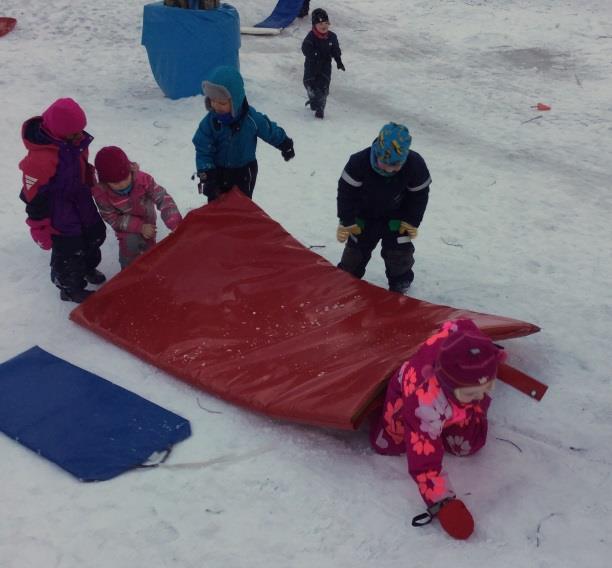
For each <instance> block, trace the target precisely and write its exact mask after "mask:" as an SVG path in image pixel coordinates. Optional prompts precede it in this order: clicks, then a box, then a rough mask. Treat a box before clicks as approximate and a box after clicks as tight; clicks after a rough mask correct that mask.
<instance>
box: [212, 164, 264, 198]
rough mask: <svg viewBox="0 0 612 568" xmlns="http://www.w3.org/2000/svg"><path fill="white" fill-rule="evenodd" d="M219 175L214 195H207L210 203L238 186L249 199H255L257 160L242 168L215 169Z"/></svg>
mask: <svg viewBox="0 0 612 568" xmlns="http://www.w3.org/2000/svg"><path fill="white" fill-rule="evenodd" d="M215 171H216V175H217V187H216V188H215V191H214V193H212V194H207V195H206V197H208V203H210V202H211V201H214V200H215V199H217V197H219V195H221V194H222V193H227V192H228V191H229V190H230V189H232V187H234V186H238V189H240V191H242V193H244V194H245V195H246V196H247V197H249V198H252V197H253V191H254V190H255V182H256V181H257V172H258V166H257V160H253V161H252V162H249V163H248V164H247V165H246V166H242V167H240V168H220V167H218V168H215Z"/></svg>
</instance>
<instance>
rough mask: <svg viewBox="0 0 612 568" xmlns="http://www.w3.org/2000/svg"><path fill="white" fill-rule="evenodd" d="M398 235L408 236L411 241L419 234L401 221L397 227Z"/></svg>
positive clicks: (408, 224) (414, 228)
mask: <svg viewBox="0 0 612 568" xmlns="http://www.w3.org/2000/svg"><path fill="white" fill-rule="evenodd" d="M399 234H400V235H408V236H409V237H410V238H411V239H416V238H417V235H418V234H419V230H418V229H417V228H416V227H414V226H413V225H411V224H410V223H406V221H402V222H401V223H400V226H399Z"/></svg>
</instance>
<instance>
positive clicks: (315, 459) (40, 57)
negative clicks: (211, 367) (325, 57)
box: [0, 0, 612, 568]
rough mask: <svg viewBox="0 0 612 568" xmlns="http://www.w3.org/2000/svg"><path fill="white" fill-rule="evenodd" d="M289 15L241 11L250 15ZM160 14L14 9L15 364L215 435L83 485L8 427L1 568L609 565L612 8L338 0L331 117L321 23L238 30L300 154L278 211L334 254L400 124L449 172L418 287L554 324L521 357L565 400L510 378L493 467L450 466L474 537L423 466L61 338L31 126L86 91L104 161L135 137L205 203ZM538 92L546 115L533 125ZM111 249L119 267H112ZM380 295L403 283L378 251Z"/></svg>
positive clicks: (64, 321) (8, 225)
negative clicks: (321, 62)
mask: <svg viewBox="0 0 612 568" xmlns="http://www.w3.org/2000/svg"><path fill="white" fill-rule="evenodd" d="M274 4H275V1H274V0H254V1H246V0H244V1H238V0H236V1H235V2H234V5H235V6H236V7H237V8H238V10H239V11H240V14H241V20H242V23H243V24H245V25H252V24H253V23H255V22H257V21H259V20H260V19H262V18H263V17H264V16H266V15H267V14H268V13H269V12H270V11H271V9H272V7H273V6H274ZM142 5H143V3H142V2H139V1H136V0H126V1H118V0H106V1H104V2H70V1H68V0H48V1H47V2H44V3H43V2H40V0H20V1H16V0H0V16H13V17H16V18H18V20H19V23H18V27H17V28H16V29H15V30H14V31H13V32H12V33H11V34H9V35H8V36H5V37H3V38H0V69H1V70H2V73H1V74H0V101H1V104H2V110H1V112H0V131H1V132H2V137H1V139H0V187H2V189H3V191H4V193H5V202H4V207H3V208H2V211H1V212H0V219H1V222H0V226H1V231H2V237H1V239H0V265H1V266H2V267H3V270H2V279H1V281H0V319H1V321H2V330H1V332H0V340H1V341H0V360H5V359H8V358H10V357H12V356H13V355H15V354H17V353H19V352H21V351H23V350H25V349H26V348H28V347H30V346H32V345H34V344H39V345H41V346H42V347H43V348H45V349H47V350H48V351H50V352H52V353H54V354H56V355H58V356H61V357H64V358H66V359H67V360H69V361H70V362H72V363H74V364H76V365H79V366H81V367H84V368H86V369H88V370H90V371H92V372H95V373H98V374H100V375H102V376H104V377H106V378H108V379H109V380H111V381H113V382H115V383H117V384H119V385H122V386H124V387H125V388H128V389H130V390H132V391H134V392H136V393H138V394H140V395H142V396H144V397H146V398H148V399H150V400H152V401H154V402H156V403H158V404H160V405H162V406H165V407H167V408H169V409H170V410H172V411H174V412H177V413H179V414H181V415H183V416H185V417H186V418H188V419H189V420H190V421H191V423H192V427H193V432H194V435H193V436H192V437H191V438H190V439H189V440H187V441H186V442H184V443H182V444H180V445H179V446H177V447H176V448H175V451H174V453H173V454H172V457H171V460H170V462H168V463H167V465H166V466H164V467H160V468H158V469H155V470H150V471H144V472H141V471H138V472H133V473H128V474H125V475H122V476H120V477H118V478H117V479H115V480H113V481H109V482H105V483H101V484H82V483H79V482H77V481H75V480H74V479H73V478H71V477H70V476H69V475H67V474H66V473H65V472H63V471H62V470H60V469H59V468H57V467H55V466H54V465H52V464H50V463H47V462H46V461H44V460H42V459H40V458H38V457H37V456H36V455H35V454H33V453H31V452H29V451H27V450H25V449H24V448H23V447H21V446H20V445H18V444H16V443H15V442H13V441H11V440H9V439H8V438H6V437H3V436H0V449H1V451H2V462H3V465H2V467H1V468H0V486H1V487H2V495H3V497H2V501H1V502H2V514H1V515H0V566H2V567H3V568H30V567H31V568H41V567H53V568H77V567H78V568H83V567H96V568H97V567H107V566H115V567H118V568H128V567H129V568H133V567H140V566H146V567H147V568H161V567H165V566H177V567H185V568H191V567H196V566H197V567H201V566H206V567H212V568H217V567H223V568H234V567H236V568H240V567H243V566H270V567H275V568H276V567H278V568H284V567H311V566H322V567H334V568H336V567H344V566H355V567H370V566H393V565H396V564H398V563H402V565H405V566H410V567H411V568H417V567H432V566H444V565H447V564H449V563H452V564H453V565H454V566H457V567H463V566H466V567H467V566H474V565H487V566H492V567H493V568H502V567H506V566H508V567H510V566H512V567H516V566H529V567H531V566H534V567H536V566H537V567H542V568H544V567H552V566H554V567H555V568H562V567H574V566H579V565H580V566H585V567H588V568H599V567H603V566H608V565H609V564H608V562H609V560H606V558H607V557H609V556H610V555H611V554H612V538H611V536H610V535H611V534H612V509H611V505H610V495H612V479H611V465H612V457H611V456H610V441H611V440H612V414H611V408H612V395H611V380H610V370H609V368H610V366H609V363H610V348H609V337H610V333H609V331H610V324H611V322H612V291H611V290H612V288H611V286H610V281H611V280H612V254H611V245H610V243H611V242H612V229H611V226H612V225H611V223H610V219H611V218H612V200H611V197H610V195H611V194H610V189H611V188H610V181H611V179H612V178H611V174H612V167H611V165H610V164H611V162H610V156H611V155H612V136H610V134H611V130H612V127H611V126H610V124H612V122H611V119H612V104H611V102H610V101H611V100H612V78H611V77H612V4H610V2H609V0H539V1H538V2H530V1H528V0H490V1H487V0H464V1H460V0H440V1H438V2H431V1H425V0H416V1H414V2H406V1H405V0H390V1H385V2H371V1H366V0H341V1H337V2H331V3H330V4H328V5H325V6H324V7H325V8H327V9H328V11H329V13H330V16H331V20H332V25H333V29H334V30H335V31H336V33H337V34H338V36H339V38H340V42H341V46H342V48H343V52H344V57H343V58H344V61H345V64H346V69H347V71H346V73H344V74H343V73H340V72H336V71H335V72H334V77H333V83H332V93H331V96H330V99H329V104H328V108H327V116H326V119H325V120H324V121H323V122H321V121H315V119H314V118H313V117H312V114H311V113H309V112H308V111H306V110H305V108H304V100H305V97H304V92H303V88H302V85H301V71H302V64H303V58H302V55H301V52H300V44H301V41H302V39H303V37H304V36H305V34H306V33H307V31H308V29H309V21H308V20H305V21H298V22H296V23H295V25H293V26H291V27H290V28H288V29H287V30H285V31H284V32H283V33H282V34H281V35H280V36H277V37H267V38H266V37H243V40H242V49H241V55H240V58H241V68H242V71H243V74H244V76H245V80H246V87H247V93H248V96H249V100H250V102H251V104H253V105H254V106H255V107H256V108H257V109H258V110H260V111H263V112H265V113H267V114H268V115H270V117H272V118H273V119H274V120H276V121H277V122H279V123H280V124H281V125H282V126H283V127H285V128H286V130H287V131H288V133H289V134H290V135H291V136H292V137H293V138H294V140H295V147H296V154H297V157H296V159H295V160H293V161H291V162H289V163H287V164H286V163H284V162H283V160H282V159H281V157H280V155H279V153H278V152H277V151H275V150H274V149H272V148H270V147H268V146H266V145H264V144H262V145H261V146H260V148H259V151H258V157H259V160H260V177H259V180H258V184H257V188H256V190H255V201H256V202H257V203H258V204H259V205H261V206H262V207H263V208H264V209H265V210H266V211H267V212H268V213H269V214H270V215H271V216H272V217H273V218H275V219H277V220H278V221H280V222H281V223H282V224H283V225H284V226H285V228H286V229H287V230H289V231H290V232H291V233H292V234H293V235H294V236H296V237H297V238H298V239H299V240H300V241H301V242H303V243H304V244H307V245H312V244H316V245H324V247H325V248H322V249H318V250H320V251H321V253H322V254H323V256H325V258H327V259H329V260H330V261H332V262H337V260H338V258H339V256H340V253H341V247H340V246H339V245H338V244H337V243H336V242H335V238H334V234H335V227H336V217H335V193H336V182H337V179H338V177H339V175H340V173H341V171H342V168H343V166H344V164H345V162H346V159H347V158H348V156H349V155H350V154H351V153H353V152H355V151H357V150H359V149H362V148H364V147H365V146H367V145H369V144H370V142H371V140H372V139H373V138H374V136H375V135H376V133H377V131H378V129H379V128H380V127H381V126H382V125H383V124H384V123H385V122H388V121H389V120H395V121H399V122H404V123H406V124H407V125H408V126H409V127H410V129H411V131H412V134H413V137H414V149H415V150H417V151H418V152H420V153H421V154H422V155H423V156H424V158H425V160H426V161H427V163H428V165H429V169H430V171H431V173H432V177H433V180H434V182H433V185H432V191H431V199H430V204H429V208H428V211H427V214H426V217H425V220H424V223H423V225H422V229H421V233H420V236H419V238H418V241H417V242H416V246H417V257H416V258H417V264H416V266H415V269H416V275H417V277H416V281H415V284H414V287H413V294H414V296H415V297H418V298H421V299H425V300H429V301H432V302H436V303H443V304H451V305H455V306H458V307H464V308H468V309H474V310H479V311H485V312H491V313H498V314H502V315H506V316H512V317H516V318H520V319H525V320H528V321H532V322H534V323H536V324H538V325H540V326H541V327H542V332H541V333H539V334H537V335H535V336H531V337H528V338H524V339H518V340H513V341H509V342H507V343H506V347H507V348H508V350H509V352H510V362H511V363H513V364H515V365H516V366H518V367H519V368H521V369H523V370H524V371H526V372H528V373H530V374H533V375H534V376H536V377H538V378H539V379H540V380H542V381H544V382H546V383H547V384H549V385H550V389H549V392H548V394H547V395H546V397H545V398H544V400H543V401H542V402H541V403H539V404H536V403H534V402H532V401H530V400H528V399H527V398H526V397H524V396H522V395H520V394H518V393H517V392H515V391H512V390H511V389H509V388H508V387H506V386H504V385H500V387H499V388H498V390H497V391H496V395H495V401H494V404H493V406H492V409H491V412H490V419H491V433H490V441H489V443H488V445H487V446H486V448H485V449H484V451H483V452H481V453H480V454H479V455H478V456H475V457H473V458H471V459H467V460H461V459H457V458H456V459H452V458H447V460H446V465H447V467H448V469H449V470H450V474H451V477H452V478H453V482H454V485H455V487H456V488H457V489H458V491H459V493H460V494H461V496H462V498H463V499H464V500H465V502H466V503H467V504H468V506H469V507H470V509H471V510H472V512H473V514H474V516H475V519H476V523H477V530H476V533H475V534H474V536H473V537H472V538H471V539H470V541H468V542H467V543H460V542H455V541H452V540H451V539H450V538H449V537H447V536H446V535H445V534H444V533H443V532H442V531H441V530H440V527H439V526H438V525H437V524H433V525H430V526H429V527H426V528H423V529H420V530H417V529H413V528H412V527H410V519H411V518H412V516H413V515H415V514H417V513H419V512H421V510H422V504H421V502H420V497H419V496H418V494H417V490H416V488H415V487H414V486H413V484H412V482H411V481H410V480H409V479H408V478H407V475H406V465H405V461H404V459H403V458H385V457H382V456H378V455H375V454H374V453H373V452H372V451H371V450H370V449H369V446H368V443H367V439H366V435H365V432H364V431H359V432H355V433H345V432H335V431H324V430H319V429H316V428H309V427H304V426H296V425H292V424H287V423H279V422H276V421H273V420H269V419H267V418H266V417H262V416H258V415H255V414H252V413H249V412H247V411H244V410H241V409H238V408H235V407H233V406H231V405H229V404H226V403H224V402H222V401H221V400H218V399H215V398H213V397H210V396H208V395H206V394H205V393H202V392H198V391H196V390H194V389H192V388H190V387H188V386H186V385H184V384H183V383H181V382H179V381H177V380H174V379H173V378H172V377H170V376H168V375H166V374H164V373H162V372H160V371H158V370H157V369H154V368H152V367H150V366H147V365H145V364H144V363H142V362H141V361H140V360H137V359H135V358H134V357H132V356H131V355H129V354H127V353H125V352H122V351H121V350H119V349H117V348H115V347H113V346H112V345H110V344H108V343H106V342H104V341H102V340H101V339H100V338H98V337H96V336H94V335H93V334H89V333H87V332H85V331H84V330H83V329H82V328H80V327H77V326H76V325H74V324H73V323H71V322H70V321H69V320H68V313H69V311H70V310H71V309H72V307H73V305H69V304H66V303H63V302H61V301H60V300H59V298H58V292H57V290H56V289H55V288H54V287H53V286H52V285H51V284H50V283H49V278H48V269H47V263H48V253H45V252H44V251H42V250H39V249H37V248H36V246H35V245H34V244H33V243H32V242H31V240H30V239H29V236H28V233H27V230H26V226H25V224H24V222H23V220H24V214H23V206H22V204H21V202H20V201H19V200H18V198H17V194H18V191H19V184H20V176H19V171H18V169H17V163H18V161H19V160H20V158H21V157H22V155H23V153H24V150H23V147H22V145H21V142H20V137H19V130H20V125H21V123H22V121H23V120H25V119H26V118H28V117H30V116H32V115H35V114H39V113H40V112H41V111H42V110H43V109H44V108H46V106H47V105H48V104H49V103H50V102H52V101H53V100H55V99H56V98H58V97H65V96H70V97H73V98H75V99H76V100H77V101H79V102H80V103H81V105H82V106H83V107H84V108H85V110H86V112H87V115H88V119H89V124H88V130H89V131H90V132H91V133H92V134H93V135H94V136H95V138H96V139H95V141H94V143H93V145H92V151H93V153H94V154H95V152H96V151H97V150H98V149H99V148H100V147H101V146H104V145H109V144H117V145H121V146H122V147H123V148H125V149H126V151H127V152H128V154H129V155H130V157H131V158H132V159H134V160H136V161H138V162H139V163H140V164H141V166H142V168H143V169H145V170H146V171H150V172H151V173H153V174H154V175H155V177H156V178H157V179H158V181H159V182H160V183H162V184H163V185H164V186H166V187H167V188H168V190H169V191H170V192H171V193H172V195H173V196H174V197H175V199H176V201H177V203H178V205H179V207H180V208H181V210H182V211H183V212H186V211H188V210H189V209H191V208H195V207H198V206H200V205H201V204H202V200H201V198H200V197H199V196H198V195H197V193H196V191H195V188H194V184H193V182H191V181H190V180H189V176H190V175H191V173H192V171H193V169H194V165H193V148H192V145H191V137H192V135H193V132H194V130H195V128H196V126H197V123H198V121H199V120H200V118H201V116H202V114H203V104H202V103H203V101H202V98H201V97H194V98H188V99H182V100H179V101H171V100H168V99H166V98H164V97H163V95H162V93H161V92H160V90H159V89H158V87H157V85H156V84H155V81H154V79H153V77H152V75H151V72H150V68H149V64H148V60H147V56H146V53H145V50H144V48H142V47H141V46H140V34H141V21H142ZM312 7H313V8H315V7H317V3H316V2H313V3H312ZM538 102H544V103H547V104H549V105H551V106H552V110H551V111H549V112H538V111H537V110H536V109H534V108H532V106H533V105H536V104H537V103H538ZM162 233H163V229H162ZM110 236H111V238H109V239H108V240H107V242H106V244H105V245H104V248H103V254H104V260H103V263H102V266H101V268H102V270H103V271H104V272H105V273H106V274H107V275H109V276H110V275H113V274H115V273H116V272H117V271H118V268H119V267H118V263H117V249H116V243H115V241H114V238H112V235H110ZM366 277H367V279H368V280H370V281H371V282H373V283H375V284H379V285H381V286H384V285H385V281H384V271H383V266H382V262H381V260H380V258H378V257H375V258H374V259H373V260H372V262H371V265H370V267H369V270H368V273H367V275H366ZM210 411H215V413H213V412H210ZM510 442H511V443H510ZM182 464H183V466H182V467H181V465H182ZM184 464H194V465H191V466H186V465H184Z"/></svg>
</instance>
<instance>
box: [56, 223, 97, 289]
mask: <svg viewBox="0 0 612 568" xmlns="http://www.w3.org/2000/svg"><path fill="white" fill-rule="evenodd" d="M52 239H53V246H52V248H51V282H53V284H55V285H56V286H57V287H58V288H60V289H63V290H66V292H68V293H71V292H76V291H78V290H83V289H84V288H85V287H86V286H87V281H86V280H85V275H86V274H88V273H89V272H91V271H92V270H93V269H94V268H96V267H97V266H98V265H99V264H100V261H101V260H102V253H101V252H100V247H101V246H102V243H103V242H104V240H105V239H106V227H105V226H104V223H103V221H102V220H100V222H99V223H97V224H96V225H94V226H93V227H89V228H87V229H85V230H84V231H83V234H82V235H81V236H78V237H73V236H65V235H53V237H52Z"/></svg>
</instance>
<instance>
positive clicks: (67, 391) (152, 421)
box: [0, 347, 191, 481]
mask: <svg viewBox="0 0 612 568" xmlns="http://www.w3.org/2000/svg"><path fill="white" fill-rule="evenodd" d="M0 430H2V431H3V432H4V433H5V434H6V435H7V436H9V437H10V438H13V439H14V440H16V441H18V442H19V443H20V444H23V445H24V446H26V447H27V448H30V449H31V450H33V451H34V452H36V453H37V454H39V455H40V456H42V457H44V458H46V459H48V460H50V461H52V462H53V463H55V464H57V465H58V466H60V467H61V468H63V469H65V470H66V471H68V472H69V473H71V474H72V475H74V476H75V477H77V478H79V479H80V480H81V481H104V480H107V479H111V478H113V477H115V476H117V475H119V474H121V473H123V472H125V471H127V470H130V469H133V468H135V467H138V466H140V465H142V464H145V462H147V460H148V459H149V458H150V457H151V456H152V455H153V454H154V453H156V452H163V451H166V450H168V449H169V448H171V447H172V446H173V445H174V444H176V443H178V442H180V441H181V440H184V439H185V438H188V437H189V436H190V435H191V428H190V426H189V422H188V421H187V420H185V419H184V418H182V417H180V416H178V415H176V414H173V413H172V412H170V411H168V410H165V409H164V408H161V407H160V406H157V405H156V404H153V403H152V402H149V401H148V400H146V399H144V398H142V397H140V396H138V395H136V394H134V393H132V392H130V391H128V390H125V389H124V388H121V387H119V386H117V385H115V384H113V383H111V382H109V381H107V380H105V379H103V378H101V377H99V376H97V375H94V374H93V373H90V372H88V371H85V370H84V369H81V368H79V367H76V366H74V365H71V364H70V363H68V362H66V361H64V360H63V359H60V358H58V357H55V356H54V355H51V354H50V353H47V352H46V351H44V350H43V349H41V348H40V347H32V348H31V349H28V350H27V351H25V352H24V353H21V354H20V355H17V356H16V357H13V358H12V359H10V360H8V361H6V362H5V363H2V364H1V365H0Z"/></svg>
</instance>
